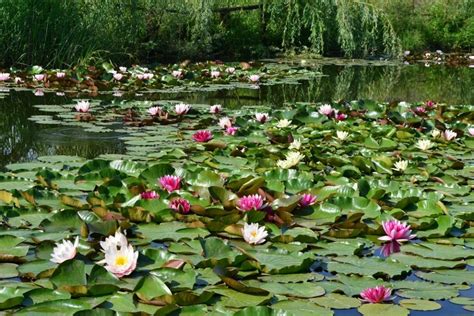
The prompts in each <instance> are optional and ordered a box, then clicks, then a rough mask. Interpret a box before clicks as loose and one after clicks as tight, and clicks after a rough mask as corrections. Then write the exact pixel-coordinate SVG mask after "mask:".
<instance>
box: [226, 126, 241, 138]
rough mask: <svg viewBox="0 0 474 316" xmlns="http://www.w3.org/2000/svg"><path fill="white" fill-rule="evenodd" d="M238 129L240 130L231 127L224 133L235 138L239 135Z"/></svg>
mask: <svg viewBox="0 0 474 316" xmlns="http://www.w3.org/2000/svg"><path fill="white" fill-rule="evenodd" d="M238 129H239V128H238V127H236V126H229V127H227V128H226V129H225V131H224V133H225V134H226V135H230V136H234V135H235V133H237V130H238Z"/></svg>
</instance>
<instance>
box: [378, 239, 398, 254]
mask: <svg viewBox="0 0 474 316" xmlns="http://www.w3.org/2000/svg"><path fill="white" fill-rule="evenodd" d="M397 252H400V244H399V243H398V242H397V241H390V242H387V243H385V244H383V245H382V247H380V253H381V254H382V255H383V256H384V257H389V256H390V255H391V254H392V253H397Z"/></svg>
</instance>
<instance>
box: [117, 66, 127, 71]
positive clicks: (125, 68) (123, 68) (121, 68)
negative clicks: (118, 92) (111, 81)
mask: <svg viewBox="0 0 474 316" xmlns="http://www.w3.org/2000/svg"><path fill="white" fill-rule="evenodd" d="M119 70H120V71H121V72H127V67H123V66H122V67H119Z"/></svg>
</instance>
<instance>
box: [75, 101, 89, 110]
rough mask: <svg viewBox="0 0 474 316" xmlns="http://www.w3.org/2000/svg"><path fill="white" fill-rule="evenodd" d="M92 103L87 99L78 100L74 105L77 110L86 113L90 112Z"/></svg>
mask: <svg viewBox="0 0 474 316" xmlns="http://www.w3.org/2000/svg"><path fill="white" fill-rule="evenodd" d="M90 106H91V104H90V103H89V101H87V100H80V101H77V104H76V105H75V106H74V109H76V111H77V112H81V113H86V112H89V109H90Z"/></svg>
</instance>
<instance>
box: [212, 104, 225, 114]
mask: <svg viewBox="0 0 474 316" xmlns="http://www.w3.org/2000/svg"><path fill="white" fill-rule="evenodd" d="M209 112H210V113H212V114H217V113H220V112H222V105H220V104H214V105H211V107H210V108H209Z"/></svg>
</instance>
